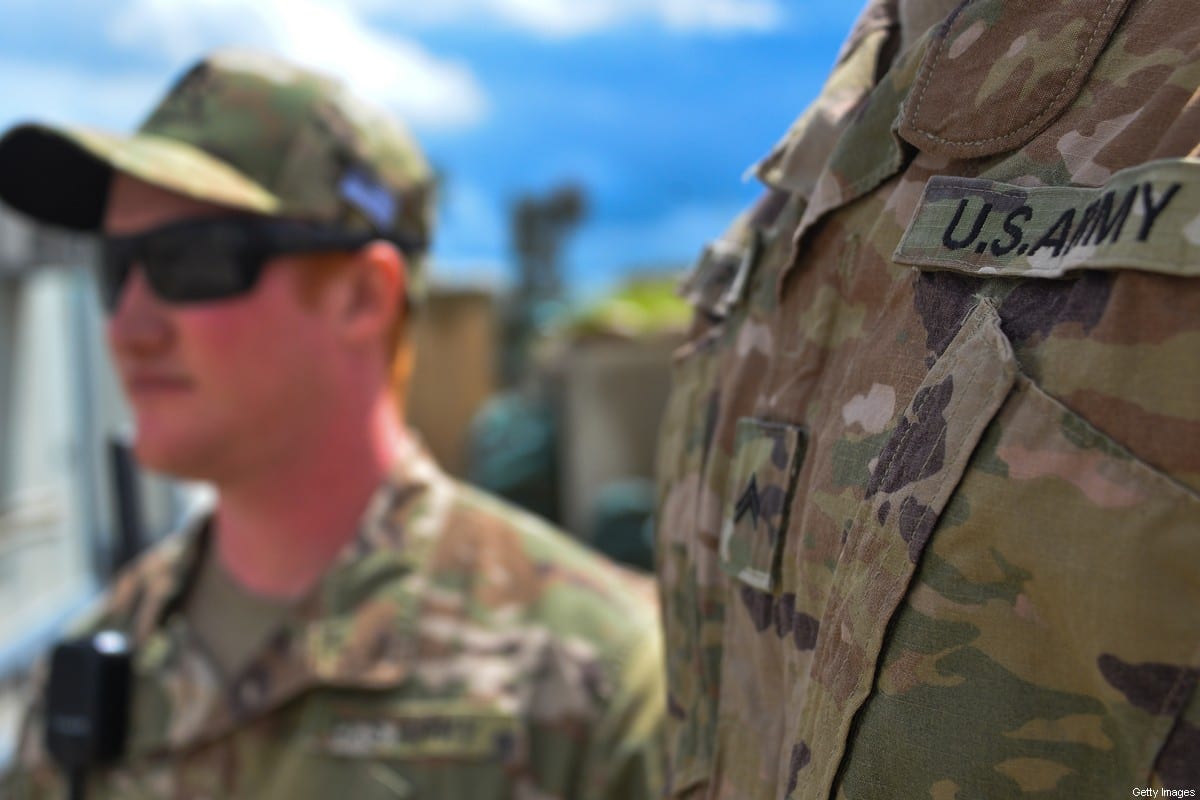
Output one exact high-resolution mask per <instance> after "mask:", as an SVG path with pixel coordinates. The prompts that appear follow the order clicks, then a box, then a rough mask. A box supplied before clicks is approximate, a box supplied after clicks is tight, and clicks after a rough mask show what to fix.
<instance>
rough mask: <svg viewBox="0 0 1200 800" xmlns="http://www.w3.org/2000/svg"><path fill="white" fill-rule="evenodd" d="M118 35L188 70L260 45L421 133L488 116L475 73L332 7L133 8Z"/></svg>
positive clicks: (199, 0) (252, 0)
mask: <svg viewBox="0 0 1200 800" xmlns="http://www.w3.org/2000/svg"><path fill="white" fill-rule="evenodd" d="M109 33H110V35H111V37H112V39H113V40H114V42H115V43H117V44H118V45H121V46H123V47H128V48H136V49H139V50H143V49H149V50H152V51H155V52H157V53H159V54H161V55H164V56H166V57H168V58H170V59H171V60H172V62H173V63H174V64H175V65H176V66H178V67H182V66H183V65H185V64H186V63H188V62H190V61H192V60H193V59H195V58H196V57H197V56H199V55H201V54H202V53H204V52H206V51H209V50H212V49H214V48H217V47H226V46H238V45H241V46H252V47H262V48H267V49H270V50H273V51H275V52H277V53H279V54H280V55H283V56H284V57H286V58H289V59H292V60H294V61H297V62H299V63H302V64H306V65H308V66H311V67H315V68H317V69H320V70H323V71H326V72H329V73H332V74H334V75H337V76H339V77H341V78H343V79H345V80H346V81H347V82H348V84H349V85H350V86H351V87H353V88H354V90H355V91H356V92H358V93H360V94H361V95H363V96H364V97H367V98H369V99H371V100H373V101H374V102H376V103H378V104H380V105H383V106H385V107H386V108H388V109H389V110H391V111H392V112H394V113H396V114H397V115H398V116H400V117H401V118H402V119H404V120H406V121H407V122H409V123H410V124H412V125H413V126H415V127H418V128H427V129H429V128H461V127H467V126H470V125H473V124H474V123H476V122H478V121H479V120H480V119H482V118H483V116H484V115H485V114H486V112H487V99H486V97H485V95H484V91H483V89H482V87H481V86H480V85H479V82H478V81H477V80H476V78H475V76H474V74H473V73H472V72H471V70H470V68H469V67H468V66H467V65H465V64H463V63H460V62H454V61H447V60H443V59H439V58H437V57H435V56H434V55H432V54H431V53H429V52H428V51H427V50H425V49H424V48H423V47H421V46H420V45H418V44H416V43H415V42H413V41H411V40H408V39H403V38H399V37H395V36H389V35H387V34H384V33H381V32H380V31H378V30H377V29H373V28H371V27H370V26H369V25H368V24H367V23H366V21H365V20H364V19H363V17H362V15H361V11H360V10H356V9H355V8H354V7H352V6H350V5H346V4H337V3H332V2H327V0H186V2H181V1H180V0H131V1H130V2H129V3H128V4H127V5H126V6H125V7H124V9H123V10H122V11H121V12H120V13H119V14H117V15H116V17H115V18H114V21H113V23H112V25H111V26H110V29H109Z"/></svg>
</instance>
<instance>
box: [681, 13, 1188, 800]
mask: <svg viewBox="0 0 1200 800" xmlns="http://www.w3.org/2000/svg"><path fill="white" fill-rule="evenodd" d="M939 5H940V6H941V8H940V9H939V8H937V7H938V6H939ZM933 12H937V13H936V14H934V13H933ZM943 18H944V21H943V22H941V23H939V24H937V25H934V27H933V28H931V29H924V28H922V29H921V30H911V29H908V28H906V23H908V22H910V21H912V20H923V19H924V20H931V19H937V20H941V19H943ZM1198 87H1200V17H1197V15H1196V14H1195V9H1194V8H1193V7H1192V6H1191V5H1190V4H1188V3H1186V2H1184V1H1183V0H1094V1H1093V0H1071V1H1070V2H1059V3H1047V2H1032V1H1030V2H1026V1H1025V0H968V1H967V2H963V3H961V4H956V3H947V2H941V3H940V4H939V3H937V2H929V1H928V0H927V1H926V2H906V0H899V2H898V3H897V2H895V0H892V2H887V1H885V0H880V1H878V2H873V3H871V5H870V6H869V7H868V8H867V10H866V12H865V13H864V14H863V16H862V18H861V20H860V22H859V24H858V26H857V27H856V28H855V30H854V32H853V33H852V34H851V37H850V41H849V42H848V44H847V45H846V47H845V48H844V50H843V52H842V55H841V56H840V58H839V61H838V63H837V65H836V67H835V68H834V71H833V73H832V75H831V76H830V79H829V81H828V83H827V85H826V88H825V90H824V92H823V94H822V95H821V97H820V98H819V99H818V100H817V101H816V103H815V104H814V105H813V106H812V108H810V109H809V110H808V111H807V112H805V113H804V114H803V115H802V116H801V117H800V118H799V120H798V121H797V122H796V123H795V125H793V127H792V129H791V130H790V131H789V132H788V134H787V136H786V137H785V138H784V140H783V141H782V142H781V143H780V144H779V145H778V146H777V147H776V149H775V150H774V151H773V152H772V153H771V154H770V155H768V156H767V158H766V159H764V160H763V161H762V162H761V163H760V164H759V165H758V170H757V171H758V175H759V177H760V178H761V179H762V180H763V182H764V183H765V184H767V187H768V188H767V191H766V194H765V195H764V197H763V199H762V200H761V201H760V202H759V203H758V204H757V205H756V206H755V207H754V208H752V209H750V210H749V211H747V212H746V213H745V214H744V215H742V217H740V218H739V219H738V220H736V221H735V222H734V224H733V225H732V226H731V228H730V229H729V231H728V232H726V233H725V234H724V235H723V236H722V237H721V238H720V239H719V240H718V241H717V242H715V243H714V244H713V245H712V246H710V247H709V248H707V249H706V250H705V252H704V254H703V256H702V258H701V260H700V262H699V263H698V264H697V266H696V268H695V269H694V270H693V272H692V274H691V275H690V276H689V278H688V279H687V281H686V283H685V285H684V287H683V288H684V293H685V294H686V295H687V296H688V297H689V298H690V300H691V302H692V303H693V304H694V306H695V307H696V316H695V320H696V321H695V325H694V327H693V330H692V334H691V337H690V341H689V342H688V343H687V344H686V345H685V346H684V347H683V348H682V349H681V350H680V351H679V352H678V353H677V356H676V362H675V366H674V370H675V376H674V390H673V394H672V397H671V400H670V405H669V407H668V411H667V417H666V420H665V422H664V426H663V434H662V440H661V446H660V453H659V465H658V470H659V481H660V498H659V502H660V508H659V524H658V543H659V552H658V560H659V571H660V577H661V591H662V598H663V603H664V617H665V622H666V628H667V630H666V637H667V661H668V673H669V674H668V689H669V695H668V708H669V723H668V727H669V748H668V749H669V752H670V757H671V766H670V770H669V776H670V784H671V789H670V793H669V794H670V796H671V797H678V798H720V799H722V800H724V799H725V798H728V799H729V800H758V799H759V798H790V800H816V799H817V798H821V799H822V800H823V799H824V798H847V799H852V800H858V799H859V798H869V799H871V800H876V799H879V798H883V799H885V800H893V799H902V800H911V799H912V798H930V799H931V800H951V798H959V800H967V799H968V798H971V799H974V798H985V799H986V800H1003V799H1004V798H1015V797H1044V798H1125V797H1131V796H1154V797H1177V796H1196V793H1197V792H1200V693H1198V692H1197V691H1196V683H1197V678H1198V677H1200V366H1198V365H1200V283H1198V282H1197V281H1198V279H1200V249H1198V247H1200V92H1198ZM1139 789H1140V790H1154V791H1156V792H1158V793H1157V794H1153V795H1150V794H1145V795H1136V794H1134V791H1135V790H1139ZM1189 791H1190V792H1191V794H1188V792H1189Z"/></svg>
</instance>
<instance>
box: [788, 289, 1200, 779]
mask: <svg viewBox="0 0 1200 800" xmlns="http://www.w3.org/2000/svg"><path fill="white" fill-rule="evenodd" d="M1198 531H1200V498H1198V497H1197V495H1196V493H1195V492H1194V491H1192V490H1191V489H1190V488H1189V487H1187V486H1185V485H1183V484H1181V483H1179V482H1178V481H1175V480H1173V479H1172V478H1171V477H1170V476H1168V475H1166V474H1164V473H1162V472H1160V471H1158V470H1157V469H1155V468H1153V467H1152V466H1150V465H1148V464H1146V463H1145V462H1143V461H1142V460H1140V459H1139V458H1137V457H1136V456H1134V455H1132V454H1131V453H1130V452H1129V451H1128V450H1127V449H1125V448H1124V447H1122V446H1121V445H1120V444H1119V443H1117V442H1115V441H1113V440H1112V439H1111V438H1110V437H1108V436H1106V435H1105V434H1104V433H1102V432H1100V431H1099V430H1097V429H1096V428H1095V427H1093V426H1092V425H1090V424H1089V423H1088V422H1087V421H1086V420H1085V419H1083V418H1081V417H1080V416H1079V415H1078V414H1077V413H1075V412H1074V411H1072V410H1071V409H1069V408H1068V407H1066V406H1065V405H1063V404H1062V403H1061V402H1059V401H1058V400H1056V399H1054V398H1052V397H1051V396H1049V395H1048V394H1046V393H1045V392H1044V391H1043V390H1042V389H1041V388H1040V387H1039V386H1038V385H1037V384H1036V383H1034V382H1033V381H1032V380H1030V379H1029V378H1028V377H1027V376H1026V375H1025V374H1023V373H1022V372H1021V371H1020V370H1019V369H1018V368H1017V366H1016V362H1015V359H1014V356H1013V353H1012V351H1011V348H1010V345H1009V344H1008V341H1007V339H1006V338H1005V337H1004V335H1003V333H1002V332H1001V328H1000V318H999V316H998V313H997V311H996V309H995V307H994V306H992V304H991V303H990V302H988V301H986V300H985V301H982V302H980V303H979V304H978V305H977V306H976V307H975V309H974V310H973V311H972V312H970V313H969V314H968V317H967V320H966V322H965V323H964V324H963V326H962V328H961V329H960V331H959V333H958V335H957V337H956V338H955V339H954V340H953V341H952V342H951V343H950V345H949V346H948V347H947V348H946V350H945V352H944V354H943V355H942V356H941V357H940V358H939V360H938V361H937V362H936V363H935V364H934V366H933V368H932V369H931V371H930V373H929V375H928V376H927V377H926V379H925V381H924V382H923V384H922V385H921V387H920V388H919V389H918V391H917V392H916V393H915V396H914V397H913V399H912V401H911V403H910V404H909V407H908V408H907V409H906V411H905V412H904V414H903V415H902V417H901V420H900V422H899V424H898V425H897V426H896V428H895V430H894V431H893V432H892V434H891V436H890V438H889V440H888V443H887V444H886V445H885V446H884V448H883V451H882V452H881V454H880V457H879V461H878V464H877V465H876V466H875V468H874V471H873V474H872V479H871V482H870V485H869V486H868V489H867V492H866V498H865V502H864V503H863V506H862V508H861V511H860V512H859V514H858V515H857V516H856V518H855V520H854V521H853V524H852V526H851V527H850V532H849V535H848V538H847V544H846V550H845V552H844V554H843V557H842V558H841V559H840V561H839V564H838V567H837V570H838V574H837V577H836V579H835V584H836V586H837V588H838V591H837V592H836V593H835V595H834V596H833V597H832V598H831V601H830V604H829V606H828V608H827V609H826V611H825V614H824V615H823V617H822V619H821V628H822V630H823V631H828V630H833V631H836V632H837V634H838V635H836V636H822V637H821V638H820V639H819V641H818V646H817V652H816V653H815V656H814V666H813V680H812V681H811V683H810V684H809V687H808V696H807V708H808V712H807V713H806V715H805V717H804V719H803V721H802V729H801V730H800V731H799V732H798V734H799V743H798V744H797V747H798V748H802V750H803V752H804V753H805V754H806V756H808V758H807V759H806V760H805V761H804V762H803V763H801V764H800V766H799V767H798V768H797V769H794V770H793V773H794V774H793V775H791V776H789V780H790V786H791V787H792V791H791V793H790V794H789V795H788V796H789V797H790V798H826V797H832V796H837V797H845V798H870V797H876V796H878V787H879V786H881V785H886V786H887V787H888V792H889V795H891V796H896V797H916V796H929V795H931V794H932V796H935V797H936V796H941V795H945V796H959V797H989V798H1005V797H1020V796H1025V795H1026V794H1028V793H1040V794H1039V796H1046V797H1063V798H1068V797H1084V796H1108V795H1110V794H1113V792H1114V790H1113V787H1115V786H1119V787H1125V786H1128V787H1137V786H1166V787H1171V788H1188V787H1190V786H1192V785H1194V783H1195V781H1196V780H1198V779H1200V775H1197V770H1198V769H1200V758H1197V756H1200V751H1197V742H1198V741H1200V738H1198V736H1197V734H1198V731H1200V728H1198V727H1197V724H1196V723H1197V716H1198V709H1197V702H1198V701H1197V697H1196V693H1195V687H1196V683H1197V677H1198V676H1200V581H1197V579H1196V574H1197V573H1196V565H1197V564H1198V563H1200V536H1198V535H1197V532H1198Z"/></svg>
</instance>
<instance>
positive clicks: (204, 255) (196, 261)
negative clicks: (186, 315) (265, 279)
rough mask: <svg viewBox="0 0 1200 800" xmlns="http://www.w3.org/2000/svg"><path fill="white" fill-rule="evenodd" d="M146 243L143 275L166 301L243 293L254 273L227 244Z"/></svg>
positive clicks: (225, 296)
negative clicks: (174, 245)
mask: <svg viewBox="0 0 1200 800" xmlns="http://www.w3.org/2000/svg"><path fill="white" fill-rule="evenodd" d="M164 245H165V246H161V247H148V248H147V253H146V258H145V270H146V279H147V281H148V282H149V283H150V288H152V289H153V290H154V293H155V294H157V295H158V296H159V297H161V298H162V299H163V300H166V301H167V302H169V303H203V302H205V301H209V300H223V299H226V298H229V297H234V296H236V295H239V294H242V293H243V292H245V291H247V290H248V289H249V288H250V286H251V285H252V284H253V277H252V276H251V275H248V274H247V272H248V271H247V270H245V269H243V268H242V265H241V261H242V260H241V259H240V258H239V254H238V253H237V252H235V251H233V250H232V249H230V248H222V247H217V246H213V243H212V242H204V241H198V242H193V243H191V245H190V246H183V247H173V246H169V245H168V244H167V243H164Z"/></svg>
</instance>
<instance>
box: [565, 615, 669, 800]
mask: <svg viewBox="0 0 1200 800" xmlns="http://www.w3.org/2000/svg"><path fill="white" fill-rule="evenodd" d="M665 713H666V686H665V681H664V670H663V644H662V634H661V631H660V629H659V622H658V618H657V616H653V615H647V619H646V624H644V625H642V626H640V627H639V628H638V629H637V630H635V631H634V632H633V634H632V635H631V636H630V637H628V640H627V643H626V645H625V646H624V647H623V648H621V649H620V650H619V651H618V657H617V659H616V661H615V663H614V670H613V690H612V694H611V696H610V698H609V702H608V706H607V708H606V709H605V710H604V712H603V714H602V715H601V717H600V719H599V721H598V722H597V724H596V727H595V729H594V730H593V735H592V737H591V742H590V744H589V747H588V752H587V756H586V759H585V766H584V785H583V787H582V791H581V792H580V795H579V796H580V797H581V798H584V799H585V800H618V798H619V799H620V800H642V799H643V798H646V800H649V799H650V798H658V797H661V796H662V792H663V775H664V772H665V746H664V731H663V721H664V715H665Z"/></svg>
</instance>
